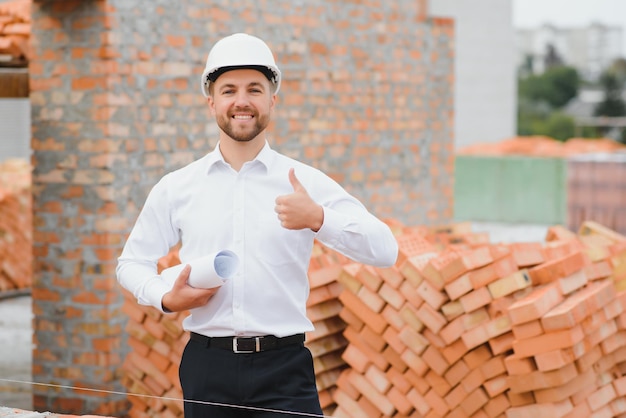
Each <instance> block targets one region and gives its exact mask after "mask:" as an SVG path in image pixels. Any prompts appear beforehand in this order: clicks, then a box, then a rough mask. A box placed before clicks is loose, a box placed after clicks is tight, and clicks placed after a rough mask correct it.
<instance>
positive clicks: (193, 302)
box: [161, 264, 219, 312]
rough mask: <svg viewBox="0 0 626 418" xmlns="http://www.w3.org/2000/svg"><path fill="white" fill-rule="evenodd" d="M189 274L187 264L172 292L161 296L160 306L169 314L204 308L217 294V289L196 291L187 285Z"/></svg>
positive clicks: (189, 268)
mask: <svg viewBox="0 0 626 418" xmlns="http://www.w3.org/2000/svg"><path fill="white" fill-rule="evenodd" d="M189 273H191V266H190V265H189V264H187V265H186V266H185V267H184V268H183V269H182V270H181V272H180V274H179V275H178V278H177V279H176V281H175V282H174V286H173V287H172V290H170V291H169V292H167V293H166V294H165V295H163V299H162V300H161V306H162V307H163V309H164V310H166V311H170V312H181V311H186V310H189V309H193V308H198V307H200V306H204V305H206V304H207V303H208V302H209V299H211V297H212V296H213V295H214V294H215V293H216V292H217V290H218V289H219V287H215V288H213V289H197V288H195V287H191V286H189V285H188V284H187V280H188V279H189Z"/></svg>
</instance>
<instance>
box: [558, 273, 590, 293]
mask: <svg viewBox="0 0 626 418" xmlns="http://www.w3.org/2000/svg"><path fill="white" fill-rule="evenodd" d="M588 281H589V280H588V279H587V275H586V274H585V270H582V269H581V270H578V271H575V272H573V273H572V274H570V275H568V276H565V277H562V278H560V279H558V280H557V282H558V284H559V288H560V289H561V293H562V294H563V295H569V294H570V293H572V292H574V291H576V290H578V289H580V288H582V287H584V286H585V285H586V284H587V282H588Z"/></svg>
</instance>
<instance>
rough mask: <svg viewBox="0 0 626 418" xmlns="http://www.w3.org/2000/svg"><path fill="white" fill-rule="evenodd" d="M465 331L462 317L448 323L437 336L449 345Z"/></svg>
mask: <svg viewBox="0 0 626 418" xmlns="http://www.w3.org/2000/svg"><path fill="white" fill-rule="evenodd" d="M464 331H465V323H464V319H463V317H461V316H459V317H456V318H455V319H453V320H452V321H450V322H448V323H447V324H446V325H445V326H444V327H443V328H442V329H441V331H440V332H439V335H440V336H441V338H442V339H443V341H444V342H445V343H446V344H451V343H453V342H454V341H456V340H458V339H459V338H460V337H461V335H462V334H463V332H464Z"/></svg>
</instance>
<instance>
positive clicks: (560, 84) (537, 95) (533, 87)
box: [518, 66, 580, 109]
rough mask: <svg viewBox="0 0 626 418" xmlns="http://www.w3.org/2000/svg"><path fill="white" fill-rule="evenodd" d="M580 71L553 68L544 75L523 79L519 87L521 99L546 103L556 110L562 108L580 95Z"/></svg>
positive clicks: (562, 67)
mask: <svg viewBox="0 0 626 418" xmlns="http://www.w3.org/2000/svg"><path fill="white" fill-rule="evenodd" d="M579 86H580V77H579V75H578V71H576V69H575V68H573V67H568V66H553V67H550V68H548V70H546V71H545V72H544V73H543V74H540V75H530V76H528V77H524V78H521V79H520V80H519V85H518V94H519V97H520V98H524V99H527V100H530V101H532V102H545V103H547V104H548V105H550V106H551V107H553V108H555V109H559V108H562V107H563V106H565V105H566V104H567V103H568V102H569V101H570V100H571V99H573V98H574V97H576V95H577V94H578V88H579Z"/></svg>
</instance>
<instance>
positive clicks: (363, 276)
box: [356, 264, 383, 293]
mask: <svg viewBox="0 0 626 418" xmlns="http://www.w3.org/2000/svg"><path fill="white" fill-rule="evenodd" d="M356 278H357V279H358V280H359V281H360V282H361V283H363V285H364V286H365V287H367V288H368V289H369V290H371V291H372V292H374V293H376V292H378V289H380V286H381V285H382V284H383V279H382V277H380V276H379V275H378V273H377V272H376V270H375V269H374V267H372V266H368V265H367V264H361V268H360V269H359V270H357V273H356Z"/></svg>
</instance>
